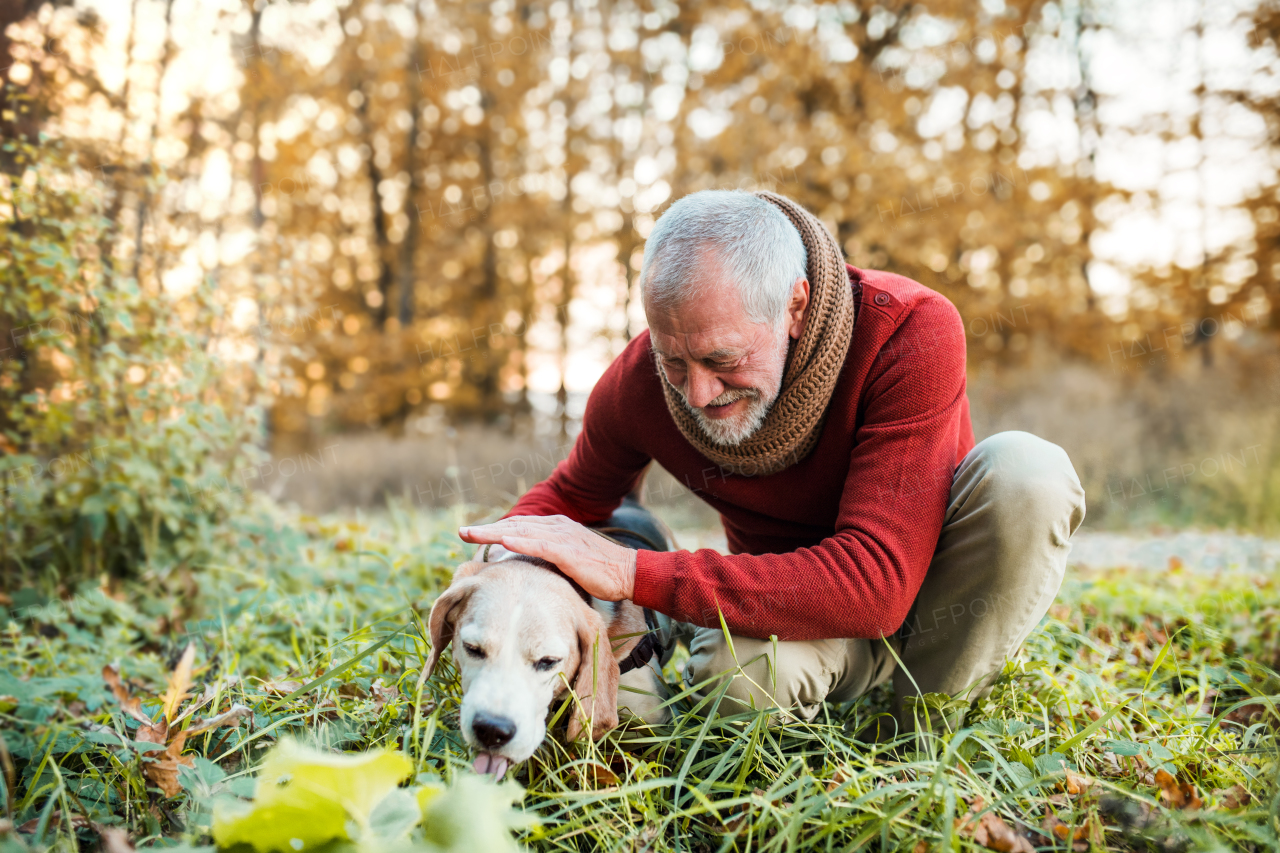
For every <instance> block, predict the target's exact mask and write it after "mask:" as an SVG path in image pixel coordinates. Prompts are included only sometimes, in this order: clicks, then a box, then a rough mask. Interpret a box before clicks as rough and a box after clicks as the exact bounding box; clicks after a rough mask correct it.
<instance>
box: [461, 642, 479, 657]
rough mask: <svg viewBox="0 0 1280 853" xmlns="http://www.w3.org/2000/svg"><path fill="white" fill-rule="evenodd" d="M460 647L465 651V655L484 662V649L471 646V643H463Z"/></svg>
mask: <svg viewBox="0 0 1280 853" xmlns="http://www.w3.org/2000/svg"><path fill="white" fill-rule="evenodd" d="M462 647H463V648H464V649H466V650H467V654H469V655H471V656H472V657H473V658H476V659H477V660H484V649H482V648H480V647H479V646H475V645H472V644H471V643H463V644H462Z"/></svg>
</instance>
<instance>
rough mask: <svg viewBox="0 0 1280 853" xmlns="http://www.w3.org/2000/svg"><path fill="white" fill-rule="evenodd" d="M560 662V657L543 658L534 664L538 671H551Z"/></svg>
mask: <svg viewBox="0 0 1280 853" xmlns="http://www.w3.org/2000/svg"><path fill="white" fill-rule="evenodd" d="M559 663H560V658H543V659H542V660H540V661H538V662H537V663H535V664H534V665H533V668H534V669H536V670H537V671H538V672H550V671H551V670H553V669H555V668H556V666H558V665H559Z"/></svg>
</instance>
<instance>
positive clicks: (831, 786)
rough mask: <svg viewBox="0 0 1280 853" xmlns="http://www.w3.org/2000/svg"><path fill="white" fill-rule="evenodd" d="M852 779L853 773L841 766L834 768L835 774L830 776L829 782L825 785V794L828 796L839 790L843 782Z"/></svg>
mask: <svg viewBox="0 0 1280 853" xmlns="http://www.w3.org/2000/svg"><path fill="white" fill-rule="evenodd" d="M852 778H853V771H851V770H850V769H849V768H848V767H845V766H844V765H843V764H842V765H840V766H839V767H837V768H836V772H835V773H834V774H832V776H831V781H830V782H828V783H827V793H828V794H830V793H832V792H833V791H835V789H836V788H839V787H840V786H841V785H843V784H844V783H845V782H848V781H849V780H850V779H852Z"/></svg>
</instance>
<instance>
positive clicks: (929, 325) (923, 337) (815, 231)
mask: <svg viewBox="0 0 1280 853" xmlns="http://www.w3.org/2000/svg"><path fill="white" fill-rule="evenodd" d="M640 281H641V290H642V294H643V298H644V309H645V316H646V317H647V319H648V322H649V331H648V333H644V334H641V335H639V336H637V337H636V338H635V339H634V340H632V341H631V343H630V344H628V345H627V348H626V349H625V350H624V351H623V352H622V354H621V355H620V356H618V358H617V359H615V360H614V362H613V363H612V364H611V365H610V366H609V368H608V369H607V370H606V371H605V373H604V375H603V376H602V377H601V378H600V381H599V382H598V383H597V384H596V387H595V389H594V390H593V391H592V392H591V396H590V399H589V400H588V403H587V409H586V413H585V415H584V416H583V422H582V433H581V434H580V435H579V437H578V439H577V441H576V442H575V444H574V447H573V450H572V452H571V453H570V455H569V458H568V459H567V460H566V461H564V462H562V463H561V464H560V465H559V466H558V467H557V468H556V470H555V471H554V473H552V475H551V476H550V477H549V478H548V479H547V480H545V481H544V482H542V483H539V484H538V485H536V486H534V487H533V488H532V489H530V490H529V492H528V493H527V494H526V495H524V496H523V497H522V498H521V499H520V500H519V501H518V502H517V503H516V505H515V507H514V508H513V509H512V510H511V512H510V514H509V515H508V516H507V517H506V518H504V519H503V520H501V521H498V522H496V523H493V524H489V525H484V526H478V527H470V528H463V529H462V530H461V531H460V535H461V536H462V538H463V539H464V540H465V541H467V542H472V543H476V544H481V545H485V544H488V545H491V546H500V547H503V548H505V549H507V550H510V551H514V552H518V553H522V554H526V555H529V556H534V557H541V558H544V559H546V560H549V561H550V562H553V563H555V564H556V565H557V566H559V567H560V568H561V570H563V571H564V572H565V573H566V574H568V575H569V576H571V577H573V578H574V579H575V580H576V581H577V582H578V583H580V584H581V585H582V587H583V588H584V589H586V590H587V591H588V592H590V593H591V594H592V595H594V596H596V597H597V598H600V599H605V600H619V599H631V600H632V601H634V602H636V603H637V604H640V605H643V606H645V607H648V608H651V609H652V610H654V611H656V612H658V613H661V614H664V615H665V616H666V617H667V618H666V619H663V620H660V624H661V625H662V626H663V628H662V630H663V633H664V634H666V635H667V639H673V638H676V637H679V638H681V639H684V640H685V641H686V642H687V644H688V646H689V651H690V659H689V662H688V664H687V665H686V668H685V673H684V677H685V679H686V681H687V682H688V683H689V684H690V685H696V684H699V683H700V682H704V681H706V680H708V679H711V678H714V677H716V676H719V675H721V674H722V673H729V672H732V673H733V674H734V677H733V678H732V680H731V681H730V682H729V683H728V685H727V686H726V700H727V701H728V703H729V705H730V707H734V706H733V703H734V702H738V703H742V704H743V705H748V706H754V707H757V708H763V707H771V706H774V707H778V708H781V709H788V710H789V711H790V712H792V713H794V714H796V715H798V716H800V717H802V718H805V719H812V718H813V717H814V716H815V715H816V714H817V713H818V711H819V710H820V708H821V705H822V703H823V702H824V701H833V702H843V701H849V700H852V699H855V698H857V697H858V696H859V695H861V694H862V693H864V692H865V691H867V690H868V689H870V688H871V687H873V686H875V685H877V684H879V683H881V682H882V681H884V680H885V679H886V678H889V677H890V676H891V675H892V677H893V687H894V691H895V715H896V717H897V720H898V722H899V724H900V725H903V726H915V725H918V724H919V716H918V715H917V714H915V713H913V708H912V706H913V705H914V704H915V703H908V702H905V701H904V700H905V699H906V697H912V696H918V695H919V694H922V693H945V694H949V695H951V696H954V697H963V698H970V699H972V698H977V697H979V696H981V695H983V693H984V691H986V690H988V689H989V686H990V684H991V682H992V681H993V680H994V678H995V676H996V675H997V674H998V672H999V671H1000V669H1001V668H1002V666H1003V664H1004V661H1005V660H1006V658H1007V657H1008V656H1010V655H1012V654H1013V653H1014V652H1015V651H1016V650H1017V649H1018V647H1019V646H1020V645H1021V644H1022V642H1023V641H1024V640H1025V639H1026V637H1027V635H1028V634H1029V633H1030V632H1031V630H1032V629H1033V628H1034V627H1035V625H1036V623H1037V622H1038V621H1039V620H1040V618H1041V616H1043V615H1044V613H1045V611H1046V610H1047V609H1048V608H1049V605H1050V603H1052V601H1053V598H1054V596H1055V595H1056V594H1057V592H1058V588H1059V586H1060V585H1061V583H1062V578H1063V572H1064V570H1065V567H1066V561H1067V553H1068V551H1069V550H1070V544H1069V540H1070V538H1071V535H1072V533H1074V532H1075V530H1076V528H1077V527H1078V526H1079V524H1080V522H1081V521H1082V520H1083V518H1084V511H1085V509H1084V492H1083V490H1082V489H1081V487H1080V481H1079V479H1078V478H1077V477H1076V473H1075V471H1074V469H1073V468H1072V466H1071V462H1070V460H1069V459H1068V458H1067V455H1066V453H1065V452H1064V451H1063V450H1062V449H1061V448H1060V447H1058V446H1056V445H1054V444H1050V443H1049V442H1047V441H1044V440H1042V439H1040V438H1037V437H1035V436H1032V435H1030V434H1028V433H1024V432H1005V433H999V434H997V435H993V436H991V437H990V438H987V439H985V440H984V441H982V442H981V443H978V444H976V445H975V444H974V435H973V428H972V426H971V424H970V420H969V402H968V398H967V397H966V396H965V336H964V326H963V324H962V322H961V320H960V316H959V314H958V312H957V311H956V309H955V307H954V306H952V305H951V303H950V302H948V301H947V300H946V299H945V298H944V297H943V296H941V295H940V294H938V293H936V292H934V291H932V290H930V289H929V288H927V287H924V286H923V285H920V284H918V283H916V282H914V281H912V280H910V279H907V278H904V277H902V276H899V275H894V274H892V273H887V272H875V271H871V270H860V269H855V268H854V267H851V266H848V265H846V264H845V263H844V260H843V257H842V255H841V253H840V250H839V247H838V245H837V244H836V242H835V240H834V239H833V238H832V237H831V234H830V232H828V231H827V230H826V228H825V227H824V226H823V225H822V223H821V222H820V221H819V220H818V219H816V218H815V217H814V216H813V215H812V214H810V213H808V212H807V211H805V210H804V209H803V208H802V207H800V205H798V204H796V203H795V202H793V201H791V200H790V199H787V198H785V197H783V196H779V195H775V194H773V193H767V192H760V193H746V192H724V191H705V192H699V193H694V194H692V195H689V196H685V197H684V198H682V199H680V200H679V201H677V202H676V203H675V204H673V205H672V206H671V207H670V209H669V210H668V211H667V212H666V213H665V214H663V216H662V217H661V219H659V221H658V222H657V224H656V225H655V226H654V229H653V232H652V233H651V234H650V235H649V238H648V241H647V242H646V245H645V252H644V264H643V268H642V270H641V276H640ZM651 460H656V461H657V462H658V463H659V464H661V465H662V467H663V468H666V469H667V471H669V472H671V474H673V475H674V476H675V477H676V479H678V480H679V481H680V482H682V483H684V484H686V485H688V486H689V487H690V488H691V489H693V490H694V491H695V492H696V493H697V494H698V496H699V497H701V498H702V499H703V500H705V501H706V502H707V503H709V504H710V505H711V506H713V507H714V508H715V509H717V510H718V511H719V512H720V515H721V519H722V521H723V524H724V528H725V532H726V534H727V537H728V543H729V550H730V552H731V554H730V555H729V556H725V555H722V554H719V553H717V552H715V551H711V550H700V551H696V552H692V553H691V552H688V551H674V552H655V551H632V550H629V549H627V548H624V547H622V546H620V545H616V544H614V543H611V542H609V541H607V540H605V539H603V538H602V537H600V536H598V535H595V534H593V533H592V532H591V531H590V530H588V529H587V527H586V525H593V524H599V523H601V522H603V521H605V520H607V519H608V518H609V517H610V515H611V513H613V512H614V510H615V509H616V508H617V507H618V506H619V503H620V502H621V501H622V499H623V498H624V496H626V495H627V494H628V493H630V492H631V491H632V490H633V489H634V488H635V487H636V486H637V484H638V482H639V480H640V478H641V477H642V476H643V473H644V470H645V467H646V466H647V465H648V464H649V462H650V461H651ZM722 616H723V619H724V624H725V625H727V626H728V628H729V631H730V632H731V633H732V635H733V636H732V645H730V644H729V643H728V642H726V640H725V636H724V632H723V630H722V628H721V623H720V620H721V618H722ZM774 637H776V642H775V641H774V640H773V639H771V638H774ZM897 659H900V661H901V666H899V665H898V660H897ZM739 667H740V668H739ZM725 677H726V678H728V676H727V675H726V676H725ZM721 707H722V709H723V708H724V707H725V706H724V704H723V702H722V706H721ZM935 724H936V723H935Z"/></svg>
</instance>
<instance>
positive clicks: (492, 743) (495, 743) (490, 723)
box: [471, 714, 516, 749]
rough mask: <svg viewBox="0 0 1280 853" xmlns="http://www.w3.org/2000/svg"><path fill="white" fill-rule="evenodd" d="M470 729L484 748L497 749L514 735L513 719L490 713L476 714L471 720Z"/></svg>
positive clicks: (514, 725)
mask: <svg viewBox="0 0 1280 853" xmlns="http://www.w3.org/2000/svg"><path fill="white" fill-rule="evenodd" d="M471 731H472V732H474V733H475V736H476V740H478V741H480V745H481V746H483V747H485V748H486V749H497V748H498V747H500V746H502V745H503V744H505V743H507V742H508V741H509V740H511V739H512V738H513V737H515V736H516V724H515V721H514V720H509V719H507V718H506V717H497V716H493V715H491V714H476V716H475V719H473V720H472V721H471Z"/></svg>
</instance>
